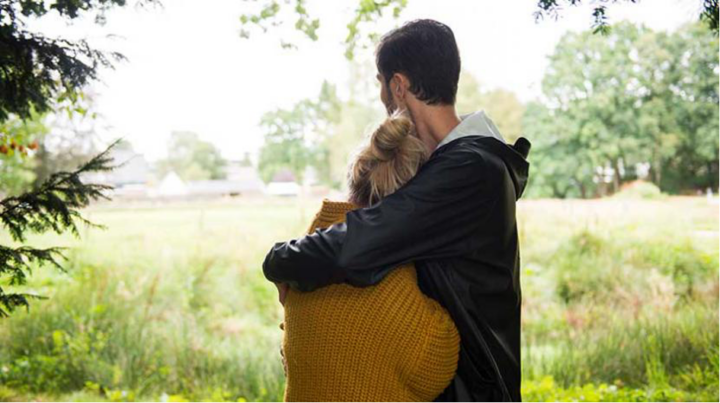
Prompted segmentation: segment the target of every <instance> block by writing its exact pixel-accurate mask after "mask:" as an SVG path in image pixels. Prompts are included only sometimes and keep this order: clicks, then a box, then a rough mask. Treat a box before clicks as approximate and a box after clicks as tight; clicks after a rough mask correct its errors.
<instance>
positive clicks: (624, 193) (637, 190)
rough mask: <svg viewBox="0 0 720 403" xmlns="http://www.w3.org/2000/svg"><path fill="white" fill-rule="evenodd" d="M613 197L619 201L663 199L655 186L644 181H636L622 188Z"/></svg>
mask: <svg viewBox="0 0 720 403" xmlns="http://www.w3.org/2000/svg"><path fill="white" fill-rule="evenodd" d="M613 197H616V198H619V199H645V200H657V199H662V198H663V197H664V195H663V193H662V191H660V188H659V187H657V186H656V185H655V184H653V183H650V182H645V181H637V182H633V183H630V184H629V185H627V186H625V187H623V188H622V189H621V190H620V191H619V192H617V193H615V194H614V195H613Z"/></svg>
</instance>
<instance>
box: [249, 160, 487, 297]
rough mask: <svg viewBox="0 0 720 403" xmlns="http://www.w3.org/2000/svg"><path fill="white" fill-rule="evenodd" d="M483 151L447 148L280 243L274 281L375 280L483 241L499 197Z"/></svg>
mask: <svg viewBox="0 0 720 403" xmlns="http://www.w3.org/2000/svg"><path fill="white" fill-rule="evenodd" d="M492 177H493V175H488V172H487V167H486V164H485V163H484V161H483V159H482V157H481V156H480V155H479V154H478V153H476V152H470V151H466V152H462V151H459V152H446V153H444V154H440V155H438V156H436V157H435V158H432V159H431V160H430V161H428V162H427V163H426V164H425V165H424V166H423V167H422V169H421V170H420V171H419V172H418V174H417V175H416V176H415V177H414V178H413V179H412V180H410V181H409V182H408V183H407V184H406V185H405V186H404V187H402V188H400V189H398V190H397V191H396V192H395V193H393V194H391V195H389V196H387V197H385V198H384V199H383V200H381V201H380V202H378V203H376V204H375V205H373V206H370V207H368V208H362V209H357V210H354V211H352V212H350V213H348V214H347V220H346V222H345V223H341V224H335V225H333V226H331V227H329V228H326V229H321V230H317V231H316V232H314V233H312V234H310V235H307V236H304V237H302V238H298V239H294V240H291V241H288V242H281V243H277V244H275V246H274V247H273V248H272V249H271V250H270V252H269V253H268V255H267V256H266V258H265V262H264V263H263V271H264V273H265V276H266V277H267V279H268V280H270V281H273V282H278V283H280V282H282V283H288V284H290V286H291V287H293V288H295V289H298V290H301V291H312V290H314V289H317V288H319V287H323V286H325V285H329V284H334V283H340V282H347V283H349V284H352V285H355V286H368V285H372V284H376V283H377V282H379V281H380V280H382V278H383V277H384V276H385V275H386V274H387V273H388V272H389V271H390V270H391V269H392V268H394V267H396V266H398V265H400V264H403V263H406V262H409V261H413V260H423V259H431V258H441V257H448V256H458V255H462V254H465V253H467V252H468V251H470V250H471V249H472V248H474V247H477V245H474V242H475V241H476V240H477V238H478V237H477V236H472V235H473V234H476V233H477V232H476V231H477V230H478V228H479V227H481V226H483V223H484V222H485V221H486V219H487V215H488V213H489V212H490V211H491V210H492V205H493V203H494V202H495V200H497V197H494V195H493V194H492V192H491V191H489V189H493V188H495V187H494V186H492V184H491V183H489V181H491V180H492V179H493V178H492Z"/></svg>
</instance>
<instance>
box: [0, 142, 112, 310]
mask: <svg viewBox="0 0 720 403" xmlns="http://www.w3.org/2000/svg"><path fill="white" fill-rule="evenodd" d="M111 147H112V146H111ZM109 151H110V148H108V149H107V150H105V151H104V152H102V153H100V154H99V155H97V156H96V157H95V158H93V159H92V160H90V161H89V162H87V163H85V164H83V165H82V166H81V167H79V168H78V169H76V170H74V171H72V172H57V173H55V174H53V175H52V176H51V177H50V178H49V179H48V180H47V181H45V183H43V185H42V186H40V187H39V188H37V189H35V190H33V191H30V192H27V193H24V194H21V195H19V196H10V197H6V198H4V199H3V200H2V201H0V222H2V224H3V227H4V228H5V229H6V230H7V232H8V233H9V234H10V237H11V238H12V240H13V241H15V242H18V243H21V245H20V246H13V245H0V317H3V316H8V315H9V314H10V313H11V312H12V311H13V310H15V309H16V308H17V307H22V306H24V307H28V306H29V305H28V300H29V299H32V298H41V297H40V296H39V295H36V294H30V293H25V292H21V291H17V288H18V287H21V286H22V285H24V284H25V283H26V282H27V278H28V276H29V275H30V274H31V273H32V270H33V268H34V267H36V265H42V264H51V265H53V266H55V267H57V268H58V269H62V266H61V265H60V263H59V258H62V257H63V255H62V249H61V248H57V247H50V248H44V249H39V248H33V247H31V246H27V245H26V244H25V242H26V241H27V234H28V233H43V232H47V231H53V232H55V233H58V234H60V233H63V232H65V231H70V232H72V233H73V234H74V235H76V236H78V235H79V232H78V228H77V226H78V223H80V224H85V225H93V224H92V223H91V222H90V221H88V220H86V219H85V218H83V217H82V216H81V215H80V209H81V208H83V207H86V206H87V205H88V204H89V203H90V202H91V201H93V200H97V199H100V198H105V196H104V194H103V191H105V190H109V189H110V188H111V187H109V186H105V185H98V184H86V183H83V182H82V180H81V176H82V175H83V174H86V173H90V172H100V171H109V170H111V169H113V168H114V167H113V166H112V165H111V164H112V161H111V159H110V158H109V156H108V153H109Z"/></svg>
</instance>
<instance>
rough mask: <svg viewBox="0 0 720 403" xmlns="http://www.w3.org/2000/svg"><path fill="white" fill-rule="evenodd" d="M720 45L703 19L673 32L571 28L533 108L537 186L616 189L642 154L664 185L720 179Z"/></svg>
mask: <svg viewBox="0 0 720 403" xmlns="http://www.w3.org/2000/svg"><path fill="white" fill-rule="evenodd" d="M716 49H717V36H715V35H714V34H712V33H710V31H709V30H708V29H707V28H706V27H704V26H700V25H692V26H688V27H685V28H683V29H682V30H680V31H679V32H677V33H673V34H665V33H656V32H653V31H651V30H649V29H647V28H643V27H636V26H634V25H631V24H628V23H623V24H618V25H616V26H614V27H613V30H612V31H611V33H610V34H609V35H607V36H597V35H593V34H592V33H590V32H585V33H569V34H567V35H565V36H564V37H563V38H562V39H561V41H560V43H559V44H558V46H557V47H556V49H555V52H554V53H553V55H552V56H551V57H550V65H549V67H548V70H547V72H546V75H545V77H544V79H543V100H542V102H543V104H542V105H541V104H535V105H532V107H530V108H529V111H528V114H527V115H526V117H525V125H524V126H525V127H526V130H527V134H528V137H530V139H531V140H532V141H533V142H534V151H533V157H534V159H533V162H534V163H535V164H534V165H535V166H534V171H533V176H534V179H533V181H534V184H533V186H535V183H536V184H537V186H538V187H536V188H535V189H534V190H533V192H539V194H542V195H550V196H555V197H566V196H582V197H590V196H595V195H602V194H605V193H606V192H610V193H611V192H614V191H617V190H618V188H619V187H620V185H621V184H622V183H623V182H625V181H628V180H633V179H635V178H636V177H637V176H638V175H637V172H635V167H636V166H637V164H642V163H649V164H650V178H649V179H650V180H652V181H653V182H654V183H655V184H656V185H658V186H660V187H661V188H662V189H663V190H665V191H673V192H677V191H681V190H691V189H703V188H705V187H712V188H715V189H717V178H716V177H717V175H714V176H713V175H712V173H713V172H717V162H718V146H717V137H718V129H717V120H718V98H717V85H718V78H717V77H718V76H717V71H718V56H717V51H716ZM681 165H682V167H681ZM563 167H565V168H563ZM563 169H564V170H565V172H566V176H565V179H563V177H562V170H563Z"/></svg>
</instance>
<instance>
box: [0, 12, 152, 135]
mask: <svg viewBox="0 0 720 403" xmlns="http://www.w3.org/2000/svg"><path fill="white" fill-rule="evenodd" d="M126 3H127V2H126V1H125V0H55V1H43V0H22V1H21V0H0V15H1V16H2V18H0V121H4V120H6V119H7V118H8V117H9V116H10V114H15V115H17V116H19V117H20V118H28V117H30V116H31V113H32V112H33V111H35V112H38V113H43V112H48V111H51V110H54V109H55V108H54V104H55V103H57V102H63V101H69V102H70V103H75V102H76V101H77V99H78V94H79V92H80V90H81V89H82V88H83V87H84V86H85V85H86V84H88V83H89V82H91V81H93V80H95V79H97V75H98V71H99V69H100V68H101V67H110V68H111V67H112V66H113V61H118V60H122V59H123V56H122V55H121V54H119V53H116V52H103V51H99V50H97V49H93V48H92V47H91V46H90V45H89V44H88V43H87V42H86V41H84V40H79V41H75V42H73V41H69V40H66V39H63V38H50V37H48V36H46V35H43V34H40V33H38V32H31V31H30V30H29V29H28V28H27V20H28V19H33V20H38V19H42V18H44V17H46V16H47V15H48V14H50V13H51V12H54V13H57V14H59V15H60V16H61V17H62V18H64V19H65V20H66V21H73V20H75V19H76V18H79V17H83V18H93V17H94V18H95V21H96V22H97V23H100V24H102V23H104V21H105V13H106V12H107V11H108V10H110V9H112V8H114V7H118V6H124V5H126ZM148 3H154V1H153V0H141V1H138V2H137V3H136V4H148Z"/></svg>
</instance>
